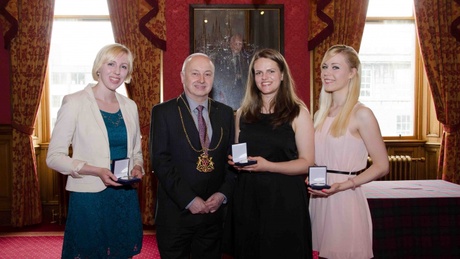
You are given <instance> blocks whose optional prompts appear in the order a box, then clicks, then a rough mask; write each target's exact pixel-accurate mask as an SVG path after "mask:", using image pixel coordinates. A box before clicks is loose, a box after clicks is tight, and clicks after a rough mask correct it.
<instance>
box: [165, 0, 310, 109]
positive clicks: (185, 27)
mask: <svg viewBox="0 0 460 259" xmlns="http://www.w3.org/2000/svg"><path fill="white" fill-rule="evenodd" d="M206 2H208V3H209V4H284V31H285V32H284V56H285V58H286V60H287V62H288V64H289V67H290V69H291V72H292V76H293V77H294V80H295V81H296V84H297V92H298V94H299V96H300V97H301V98H302V99H303V100H304V101H305V103H306V104H307V106H309V105H310V72H309V71H310V56H309V52H308V49H307V41H308V35H307V30H308V28H307V14H308V1H305V0H284V1H280V0H278V1H276V0H272V1H270V0H265V1H263V0H259V1H258V0H252V1H251V0H240V1H235V0H233V1H229V0H207V1H196V0H195V1H193V0H168V1H166V41H167V46H166V48H167V49H166V51H165V52H164V56H163V66H164V67H163V68H164V72H163V98H164V100H165V101H166V100H169V99H171V98H174V97H176V96H177V95H179V94H181V93H182V91H183V86H182V83H181V81H180V75H179V73H180V70H181V68H182V63H183V61H184V59H185V58H186V57H187V56H188V55H189V54H190V49H189V44H190V42H189V36H190V34H189V4H206Z"/></svg>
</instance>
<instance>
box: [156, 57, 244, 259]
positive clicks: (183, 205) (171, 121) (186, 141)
mask: <svg viewBox="0 0 460 259" xmlns="http://www.w3.org/2000/svg"><path fill="white" fill-rule="evenodd" d="M180 75H181V80H182V84H183V86H184V92H183V93H182V94H181V95H180V96H178V97H177V98H175V99H172V100H169V101H167V102H164V103H161V104H158V105H156V106H154V107H153V108H152V115H151V128H150V159H151V164H152V168H153V171H154V173H155V174H156V176H157V178H158V180H159V185H158V196H157V204H156V215H155V224H156V233H157V241H158V248H159V250H160V255H161V258H163V259H165V258H190V256H191V258H199V259H201V258H210V259H211V258H216V259H217V258H221V251H220V246H221V239H222V232H223V230H222V228H223V226H222V225H223V220H224V214H225V207H226V205H225V204H226V203H227V202H228V200H229V199H230V198H231V197H232V192H233V186H234V183H235V180H236V174H235V173H234V172H233V171H232V169H231V168H230V167H229V165H228V163H227V160H228V158H227V156H228V154H229V150H231V144H233V143H234V131H235V127H234V116H233V110H232V108H231V107H229V106H227V105H224V104H222V103H220V102H216V101H214V100H212V99H211V98H208V94H209V92H210V91H211V89H212V85H213V80H214V64H213V63H212V61H211V60H210V58H209V57H208V56H207V55H205V54H203V53H195V54H192V55H190V56H189V57H187V58H186V59H185V61H184V64H183V66H182V71H181V74H180ZM200 107H201V109H200ZM198 110H201V112H200V111H198ZM201 113H202V114H201ZM201 115H202V117H201ZM200 118H203V119H204V121H203V119H200Z"/></svg>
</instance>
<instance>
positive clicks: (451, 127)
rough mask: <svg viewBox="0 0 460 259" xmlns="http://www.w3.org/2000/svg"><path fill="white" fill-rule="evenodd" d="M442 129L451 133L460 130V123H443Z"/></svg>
mask: <svg viewBox="0 0 460 259" xmlns="http://www.w3.org/2000/svg"><path fill="white" fill-rule="evenodd" d="M443 127H444V131H445V132H447V133H449V134H451V133H455V132H458V131H460V123H458V124H455V125H443Z"/></svg>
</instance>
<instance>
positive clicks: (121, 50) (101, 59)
mask: <svg viewBox="0 0 460 259" xmlns="http://www.w3.org/2000/svg"><path fill="white" fill-rule="evenodd" d="M121 54H126V55H127V56H128V74H127V75H126V79H125V83H127V84H129V82H131V74H132V73H133V61H134V56H133V54H132V53H131V51H130V50H129V49H128V48H127V47H126V46H125V45H122V44H119V43H113V44H109V45H106V46H104V47H103V48H102V49H101V50H99V52H98V53H97V55H96V58H95V59H94V63H93V70H92V76H93V79H94V80H96V81H98V80H99V75H98V72H97V71H98V70H99V68H101V67H102V65H103V64H104V63H107V62H109V61H110V60H114V59H115V58H116V57H118V56H119V55H121Z"/></svg>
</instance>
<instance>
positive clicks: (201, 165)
mask: <svg viewBox="0 0 460 259" xmlns="http://www.w3.org/2000/svg"><path fill="white" fill-rule="evenodd" d="M180 98H181V99H182V101H183V102H184V104H185V107H187V110H188V112H189V113H190V116H192V118H193V115H192V111H191V110H190V107H189V106H188V105H187V102H185V100H184V99H183V98H182V96H181V97H180ZM208 107H209V108H208V109H210V108H211V102H210V101H209V103H208ZM177 110H178V111H179V116H180V121H181V123H182V129H183V130H184V133H185V137H186V139H187V142H188V144H189V145H190V147H191V148H192V149H193V150H194V151H195V152H198V153H201V154H200V155H199V156H198V161H197V162H196V169H197V170H198V171H200V172H202V173H209V172H212V171H213V170H214V162H213V161H212V157H211V156H209V154H208V151H214V150H216V149H217V148H218V147H219V146H220V143H221V142H222V136H223V129H222V127H220V137H219V142H218V143H217V145H216V146H215V147H214V148H207V147H202V148H201V149H197V148H195V147H194V146H193V144H192V142H191V141H190V137H189V135H188V132H187V129H186V128H185V123H184V118H183V116H182V111H181V109H180V106H177Z"/></svg>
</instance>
